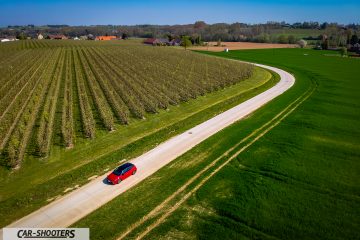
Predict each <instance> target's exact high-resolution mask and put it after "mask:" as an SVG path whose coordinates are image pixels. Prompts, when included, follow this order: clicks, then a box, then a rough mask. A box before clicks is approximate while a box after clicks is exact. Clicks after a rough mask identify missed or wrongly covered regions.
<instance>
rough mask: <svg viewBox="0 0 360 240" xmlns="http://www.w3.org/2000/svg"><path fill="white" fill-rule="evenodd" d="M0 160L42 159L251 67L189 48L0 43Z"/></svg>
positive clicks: (231, 80)
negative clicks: (54, 147)
mask: <svg viewBox="0 0 360 240" xmlns="http://www.w3.org/2000/svg"><path fill="white" fill-rule="evenodd" d="M0 56H1V59H2V61H1V68H0V73H1V75H0V84H1V89H0V150H1V153H2V155H1V156H2V161H1V162H2V164H3V165H4V166H7V167H11V168H19V167H21V165H22V160H23V158H24V156H25V154H32V155H35V156H36V155H38V156H39V157H47V156H48V155H49V154H50V150H51V146H52V145H53V144H57V145H60V146H63V147H64V148H72V147H73V146H74V145H75V144H76V138H89V139H93V138H95V137H96V135H97V134H96V132H97V130H98V129H102V130H107V131H109V132H111V131H114V130H116V124H117V123H119V124H131V121H132V119H134V118H137V119H143V118H144V117H145V113H158V112H159V109H167V108H168V107H169V105H177V104H179V103H180V102H186V101H188V100H189V99H195V98H196V97H198V96H201V95H204V94H206V93H209V92H212V91H215V90H218V89H222V88H224V87H228V86H231V85H233V84H236V83H238V82H240V81H242V80H244V79H247V78H249V77H250V76H251V75H252V69H253V67H252V66H251V65H248V64H242V63H234V62H231V61H227V60H223V59H215V58H211V57H208V56H201V55H198V54H194V53H192V52H189V51H184V52H183V51H176V50H174V49H170V48H151V47H148V46H142V45H138V46H135V45H126V42H124V41H122V42H120V41H117V42H112V43H106V42H105V43H104V42H94V41H93V42H90V41H88V42H86V41H84V42H82V41H77V42H76V41H71V40H69V41H45V40H44V41H19V42H16V43H6V44H1V45H0Z"/></svg>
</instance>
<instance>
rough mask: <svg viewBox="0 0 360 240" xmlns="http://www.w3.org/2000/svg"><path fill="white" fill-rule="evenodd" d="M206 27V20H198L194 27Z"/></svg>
mask: <svg viewBox="0 0 360 240" xmlns="http://www.w3.org/2000/svg"><path fill="white" fill-rule="evenodd" d="M205 27H206V23H205V22H204V21H196V22H195V24H194V28H197V29H199V28H200V29H201V28H205Z"/></svg>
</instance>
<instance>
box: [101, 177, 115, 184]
mask: <svg viewBox="0 0 360 240" xmlns="http://www.w3.org/2000/svg"><path fill="white" fill-rule="evenodd" d="M103 183H104V184H105V185H113V184H112V183H109V182H108V180H107V178H104V179H103Z"/></svg>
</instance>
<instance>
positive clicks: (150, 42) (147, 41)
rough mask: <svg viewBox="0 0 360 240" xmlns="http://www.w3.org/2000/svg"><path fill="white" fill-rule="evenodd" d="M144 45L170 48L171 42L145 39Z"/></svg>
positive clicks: (160, 39) (161, 39)
mask: <svg viewBox="0 0 360 240" xmlns="http://www.w3.org/2000/svg"><path fill="white" fill-rule="evenodd" d="M143 43H144V44H149V45H154V46H155V45H156V46H168V45H170V42H169V40H168V39H166V38H148V39H145V40H144V42H143Z"/></svg>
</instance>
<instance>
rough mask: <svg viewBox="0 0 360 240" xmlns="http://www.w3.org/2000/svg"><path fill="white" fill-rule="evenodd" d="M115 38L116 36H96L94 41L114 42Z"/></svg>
mask: <svg viewBox="0 0 360 240" xmlns="http://www.w3.org/2000/svg"><path fill="white" fill-rule="evenodd" d="M116 39H117V37H116V36H97V37H96V38H95V40H99V41H110V40H116Z"/></svg>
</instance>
